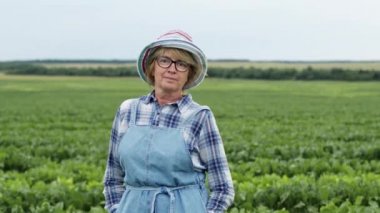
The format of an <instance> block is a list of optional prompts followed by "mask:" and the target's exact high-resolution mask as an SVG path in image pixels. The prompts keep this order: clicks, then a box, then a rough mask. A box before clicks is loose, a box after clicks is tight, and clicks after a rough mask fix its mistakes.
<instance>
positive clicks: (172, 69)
mask: <svg viewBox="0 0 380 213" xmlns="http://www.w3.org/2000/svg"><path fill="white" fill-rule="evenodd" d="M168 71H170V72H176V71H177V69H176V67H175V63H172V64H170V66H169V67H168Z"/></svg>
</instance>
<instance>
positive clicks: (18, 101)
mask: <svg viewBox="0 0 380 213" xmlns="http://www.w3.org/2000/svg"><path fill="white" fill-rule="evenodd" d="M149 90H150V88H149V87H147V86H146V85H145V84H144V83H143V82H142V81H141V80H139V79H137V78H125V77H123V78H122V77H119V78H101V77H46V76H45V77H37V76H6V75H0V212H104V210H103V209H102V208H103V205H104V201H103V195H102V190H103V187H102V182H101V181H102V177H103V173H104V167H105V163H106V155H107V151H108V138H109V134H110V128H111V124H112V120H113V116H114V113H115V112H116V109H117V107H118V106H119V104H120V103H121V102H122V101H123V100H124V99H127V98H131V97H137V96H140V95H145V94H147V93H148V92H149ZM190 92H191V94H192V95H193V98H194V99H195V100H196V101H198V102H199V103H201V104H205V105H209V106H210V107H211V108H212V110H213V112H214V114H215V116H216V119H217V122H218V125H219V129H220V131H221V134H222V137H223V139H224V144H225V149H226V153H227V156H228V159H229V162H230V167H231V171H232V175H233V179H234V185H235V189H236V198H235V203H234V205H233V206H232V207H231V209H230V210H229V212H233V213H237V212H238V213H239V212H240V213H241V212H379V210H378V209H379V204H380V148H379V147H380V131H379V130H380V111H379V110H378V107H379V105H380V84H378V83H376V82H361V83H358V82H336V81H313V82H303V81H264V80H221V79H219V80H217V79H206V80H205V83H204V84H202V85H201V86H200V87H198V88H195V89H193V90H191V91H190Z"/></svg>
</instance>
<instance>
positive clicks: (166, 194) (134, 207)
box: [117, 101, 208, 213]
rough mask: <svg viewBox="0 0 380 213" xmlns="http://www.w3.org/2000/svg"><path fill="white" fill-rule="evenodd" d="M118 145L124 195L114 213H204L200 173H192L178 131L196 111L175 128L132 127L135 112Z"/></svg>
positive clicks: (188, 157) (203, 190)
mask: <svg viewBox="0 0 380 213" xmlns="http://www.w3.org/2000/svg"><path fill="white" fill-rule="evenodd" d="M138 102H139V101H136V102H135V103H133V104H132V109H131V110H132V111H131V120H130V122H129V125H128V129H127V132H126V133H125V134H124V136H123V137H122V140H121V142H120V145H119V150H118V152H119V156H120V163H121V165H122V167H123V169H124V171H125V177H124V181H125V192H124V194H123V196H122V198H121V200H120V205H119V208H118V209H117V212H118V213H190V212H191V213H193V212H197V213H206V212H207V210H206V203H207V199H208V195H207V190H206V188H205V185H204V181H205V175H204V173H201V172H197V171H195V170H194V169H193V164H192V161H191V156H190V152H189V149H188V148H187V145H186V142H185V140H184V138H183V134H182V131H184V127H186V124H189V121H191V119H193V117H194V115H195V114H196V113H197V112H199V111H200V110H202V109H207V107H205V108H200V109H199V110H198V111H197V112H195V113H194V114H193V115H191V116H189V118H187V119H185V120H184V121H181V122H180V124H179V125H178V127H177V128H167V127H157V126H142V125H136V108H137V107H138V106H137V105H138Z"/></svg>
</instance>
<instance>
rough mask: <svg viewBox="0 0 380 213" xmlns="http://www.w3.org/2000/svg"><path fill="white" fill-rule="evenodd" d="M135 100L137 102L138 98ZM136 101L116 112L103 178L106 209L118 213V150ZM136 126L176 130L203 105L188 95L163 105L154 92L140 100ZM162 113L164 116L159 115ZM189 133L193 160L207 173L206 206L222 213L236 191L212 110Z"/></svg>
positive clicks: (121, 186) (121, 180) (121, 181)
mask: <svg viewBox="0 0 380 213" xmlns="http://www.w3.org/2000/svg"><path fill="white" fill-rule="evenodd" d="M135 100H136V99H135ZM132 101H133V99H130V100H126V101H124V102H123V103H122V104H121V106H120V108H119V110H118V111H117V113H116V116H115V119H114V122H113V126H112V131H111V138H110V147H109V154H108V160H107V167H106V171H105V176H104V191H103V193H104V196H105V200H106V205H105V208H106V209H107V210H108V211H109V212H115V211H116V209H117V208H118V205H119V202H120V200H121V197H122V195H123V192H124V190H125V188H124V174H125V173H124V171H123V169H122V166H121V165H120V162H119V160H118V159H119V157H118V152H117V147H118V144H119V143H120V140H121V138H122V137H123V135H124V133H125V132H126V130H127V129H128V123H129V121H130V118H131V103H132ZM138 101H140V104H139V108H138V109H137V112H136V113H137V115H136V124H137V125H152V126H161V127H169V128H176V127H177V126H178V125H179V123H180V121H181V120H182V119H183V118H186V116H187V115H190V114H192V113H193V112H194V110H196V109H197V108H199V107H200V106H199V105H198V104H197V103H195V102H194V101H193V100H192V98H191V95H185V96H183V98H182V99H181V100H179V101H177V102H175V103H172V104H168V105H165V106H160V105H159V104H158V102H157V100H156V98H155V96H154V91H153V92H151V93H149V94H148V95H147V96H143V97H141V98H139V99H138ZM160 114H161V115H160ZM197 116H198V117H197V118H195V119H194V121H193V122H192V123H191V128H190V129H189V130H190V131H189V132H187V133H185V134H184V138H185V141H186V142H187V144H188V147H189V149H190V150H191V152H190V153H191V159H192V162H193V165H194V169H195V170H196V171H207V173H208V183H209V187H210V190H211V194H210V197H209V200H208V203H207V210H208V212H223V211H224V210H226V209H227V208H228V206H230V205H231V204H232V201H233V198H234V193H235V192H234V189H233V185H232V179H231V174H230V170H229V168H228V163H227V158H226V155H225V152H224V147H223V142H222V139H221V137H220V134H219V130H218V127H217V125H216V122H215V118H214V116H213V114H212V112H211V111H210V110H203V111H201V113H198V114H197Z"/></svg>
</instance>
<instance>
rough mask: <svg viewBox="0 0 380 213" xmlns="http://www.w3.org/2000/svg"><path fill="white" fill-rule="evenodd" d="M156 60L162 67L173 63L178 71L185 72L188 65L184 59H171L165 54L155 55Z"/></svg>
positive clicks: (167, 66)
mask: <svg viewBox="0 0 380 213" xmlns="http://www.w3.org/2000/svg"><path fill="white" fill-rule="evenodd" d="M156 61H157V64H158V66H160V67H162V68H169V67H170V66H171V65H172V64H173V63H174V65H175V69H176V70H177V71H180V72H186V71H187V70H189V67H190V64H188V63H186V62H184V61H173V60H172V59H170V58H168V57H165V56H159V57H157V59H156Z"/></svg>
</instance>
